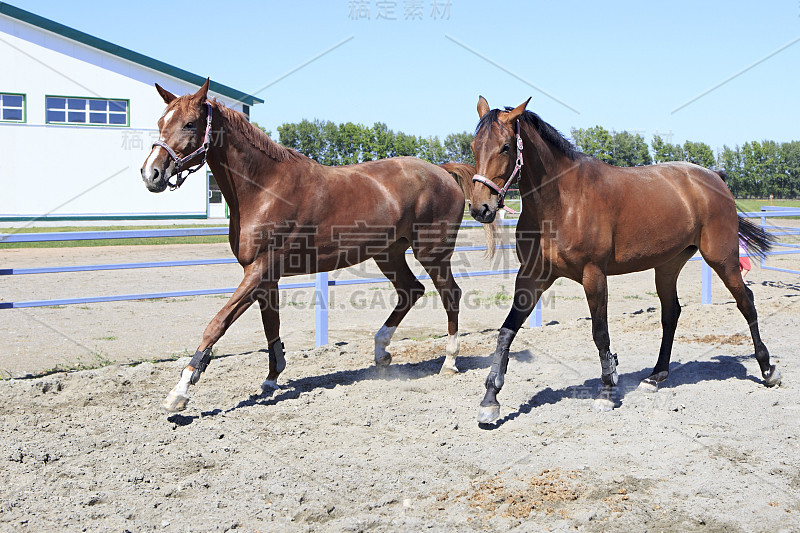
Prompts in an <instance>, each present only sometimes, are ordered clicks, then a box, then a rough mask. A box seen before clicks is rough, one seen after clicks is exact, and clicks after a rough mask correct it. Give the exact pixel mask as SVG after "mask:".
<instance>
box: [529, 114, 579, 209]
mask: <svg viewBox="0 0 800 533" xmlns="http://www.w3.org/2000/svg"><path fill="white" fill-rule="evenodd" d="M523 131H524V138H523V142H524V146H523V157H524V158H525V159H524V165H523V172H522V178H521V180H520V184H519V189H520V195H521V196H522V203H523V208H526V209H527V210H528V211H534V212H535V213H536V215H537V218H540V219H548V218H553V217H552V211H553V210H554V209H557V208H558V206H559V198H560V181H561V179H562V178H563V177H564V175H565V174H566V172H568V169H569V166H570V164H572V165H574V162H572V161H570V160H569V159H568V158H567V157H566V156H565V155H563V154H562V153H561V152H559V151H558V149H556V148H555V147H553V146H551V145H550V143H548V142H547V141H545V140H544V139H542V137H541V136H540V135H539V133H538V132H537V131H535V129H534V128H533V127H531V126H528V127H526V128H524V130H523Z"/></svg>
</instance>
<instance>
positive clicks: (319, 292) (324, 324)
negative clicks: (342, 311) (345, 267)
mask: <svg viewBox="0 0 800 533" xmlns="http://www.w3.org/2000/svg"><path fill="white" fill-rule="evenodd" d="M326 344H328V273H327V272H317V275H316V277H315V278H314V346H317V347H319V346H324V345H326Z"/></svg>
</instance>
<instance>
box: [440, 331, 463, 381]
mask: <svg viewBox="0 0 800 533" xmlns="http://www.w3.org/2000/svg"><path fill="white" fill-rule="evenodd" d="M460 347H461V339H460V338H459V337H458V332H457V331H456V332H455V333H454V334H453V335H449V336H448V337H447V347H446V348H445V353H446V354H447V355H446V356H445V358H444V363H442V369H441V370H440V371H439V373H440V374H458V367H457V366H456V356H457V355H458V350H459V348H460Z"/></svg>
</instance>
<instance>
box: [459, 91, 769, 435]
mask: <svg viewBox="0 0 800 533" xmlns="http://www.w3.org/2000/svg"><path fill="white" fill-rule="evenodd" d="M529 101H530V98H529V99H528V100H527V101H526V102H524V103H523V104H521V105H519V106H517V107H516V108H513V109H512V108H510V107H507V108H505V109H504V110H500V109H494V110H490V108H489V104H488V102H487V101H486V100H485V99H484V98H483V97H480V98H479V100H478V116H479V117H480V120H479V122H478V126H477V129H476V132H475V138H474V140H473V141H472V149H473V151H474V153H475V166H476V169H477V174H476V175H475V176H474V177H473V181H474V182H475V183H474V188H473V190H472V194H471V198H470V203H471V208H470V214H471V215H472V216H473V217H474V218H475V220H477V221H479V222H483V223H491V222H492V221H493V220H494V218H495V215H496V213H497V210H498V209H499V208H501V207H502V206H503V200H504V198H505V194H506V191H507V190H508V187H509V186H510V185H511V183H512V182H514V181H515V180H519V190H520V194H521V196H522V214H521V215H520V217H519V222H518V224H517V229H516V242H517V256H518V258H519V260H520V263H521V265H520V269H519V272H518V273H517V277H516V282H515V288H514V300H513V305H512V307H511V311H510V312H509V313H508V316H507V317H506V319H505V322H504V323H503V325H502V327H501V328H500V331H499V334H498V337H497V348H496V350H495V352H494V356H493V360H492V366H491V369H490V371H489V375H488V376H487V378H486V382H485V386H486V394H485V396H484V398H483V401H482V402H481V404H480V408H479V411H478V422H479V423H482V424H490V423H493V422H495V421H496V420H497V418H498V417H499V414H500V403H499V402H498V401H497V394H498V393H499V392H500V389H501V388H502V387H503V383H504V380H505V374H506V370H507V367H508V352H509V347H510V345H511V342H512V340H513V339H514V336H515V335H516V333H517V331H518V330H519V328H520V327H521V326H522V324H523V322H524V321H525V319H526V318H527V317H528V315H529V314H530V313H531V311H532V310H533V308H534V306H535V305H536V302H537V301H538V300H539V298H540V297H541V295H542V293H543V292H544V291H545V290H547V288H548V287H550V285H552V283H553V282H554V281H555V280H556V279H558V278H560V277H565V278H569V279H572V280H574V281H577V282H578V283H580V284H581V285H583V289H584V292H585V293H586V299H587V301H588V303H589V310H590V313H591V317H592V337H593V340H594V343H595V345H596V346H597V349H598V352H599V355H600V366H601V383H602V385H601V390H600V394H599V396H598V397H597V398H596V399H595V403H594V406H595V408H596V409H598V410H604V411H606V410H610V409H613V407H614V403H613V401H612V388H613V387H614V386H615V385H616V384H617V382H618V377H619V375H618V373H617V356H616V354H612V353H611V350H610V342H611V341H610V338H609V334H608V323H607V304H608V288H607V285H606V277H607V276H610V275H617V274H626V273H630V272H637V271H643V270H648V269H651V268H652V269H655V282H656V290H657V292H658V297H659V300H660V302H661V325H662V329H663V336H662V339H661V348H660V350H659V353H658V361H657V362H656V365H655V368H654V369H653V371H652V373H651V374H650V376H648V377H647V378H645V379H644V380H643V381H642V382H641V383H640V385H639V387H640V389H642V390H645V391H649V392H655V391H657V390H658V385H659V383H661V382H663V381H664V380H665V379H667V376H668V375H669V361H670V354H671V351H672V342H673V339H674V335H675V328H676V326H677V322H678V317H679V316H680V312H681V306H680V304H679V303H678V295H677V290H676V284H677V279H678V274H679V273H680V271H681V269H682V268H683V266H684V265H685V264H686V262H687V261H688V260H689V259H690V258H691V257H692V256H693V255H694V254H695V252H697V251H698V250H699V251H700V254H701V255H702V257H703V259H705V261H706V262H707V263H708V264H709V265H710V266H711V268H712V269H714V271H715V272H716V273H717V275H718V276H719V277H720V278H721V279H722V281H723V283H724V284H725V286H726V287H727V288H728V290H729V291H730V292H731V294H732V295H733V297H734V299H735V300H736V305H737V307H738V308H739V311H740V312H741V313H742V315H744V318H745V319H746V320H747V323H748V325H749V327H750V333H751V335H752V338H753V344H754V346H755V357H756V360H757V361H758V365H759V367H760V369H761V375H762V377H763V378H764V384H765V385H766V386H767V387H772V386H775V385H778V384H780V381H781V375H780V372H779V371H778V370H777V369H776V368H775V365H770V362H769V352H768V351H767V347H766V346H765V345H764V343H763V342H762V341H761V337H760V335H759V331H758V317H757V314H756V308H755V305H754V303H753V293H752V291H751V290H750V289H749V288H748V287H747V286H746V285H745V283H744V281H743V280H742V276H741V274H740V272H739V267H738V263H739V252H738V240H739V236H741V237H743V238H744V240H745V242H746V243H747V245H748V248H749V250H750V251H751V253H754V254H756V255H760V256H762V257H763V256H764V254H766V252H767V251H768V250H769V247H770V241H771V236H770V234H769V233H767V232H766V231H764V230H763V229H762V228H760V227H758V226H757V225H755V224H753V223H752V222H750V221H748V220H746V219H744V218H741V217H739V216H738V214H737V210H736V205H735V202H734V199H733V196H732V194H731V192H730V190H729V189H728V187H727V186H726V185H725V183H724V181H723V179H724V177H725V174H724V172H723V171H719V172H717V171H712V170H708V169H705V168H703V167H700V166H698V165H694V164H692V163H685V162H673V163H662V164H658V165H650V166H643V167H634V168H620V167H615V166H612V165H609V164H606V163H604V162H603V161H600V160H598V159H596V158H594V157H591V156H589V155H586V154H583V153H581V152H579V151H578V150H576V149H575V148H574V146H573V145H572V144H571V143H570V142H569V141H568V140H567V139H565V138H564V137H563V136H562V135H561V134H560V133H559V132H558V131H557V130H556V129H555V128H553V127H552V126H551V125H550V124H548V123H547V122H545V121H544V120H542V119H541V118H540V117H539V116H538V115H537V114H535V113H533V112H531V111H527V110H526V107H527V105H528V102H529Z"/></svg>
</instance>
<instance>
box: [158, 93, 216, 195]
mask: <svg viewBox="0 0 800 533" xmlns="http://www.w3.org/2000/svg"><path fill="white" fill-rule="evenodd" d="M208 84H209V80H206V82H205V84H204V85H203V86H202V87H200V90H198V91H197V92H196V93H194V94H187V95H184V96H180V97H178V96H175V95H174V94H172V93H171V92H169V91H167V90H166V89H164V88H162V87H161V86H159V85H158V84H157V83H156V90H157V91H158V94H160V95H161V98H163V99H164V102H165V103H166V104H167V110H166V111H165V112H164V115H163V116H162V117H161V118H160V119H158V131H159V138H158V141H156V142H155V143H154V144H153V149H152V150H151V151H150V155H149V156H147V159H146V160H145V162H144V166H142V180H144V184H145V185H146V186H147V188H148V190H150V191H151V192H162V191H164V190H165V189H166V188H167V187H171V188H175V187H177V186H180V184H181V183H182V182H183V179H184V178H183V177H182V175H181V170H184V169H186V168H187V167H191V166H192V165H202V164H203V163H204V162H205V157H206V150H207V148H208V146H207V145H206V143H207V142H208V136H209V133H210V117H209V110H210V104H207V101H208V100H207V98H208ZM204 147H205V149H204ZM195 170H196V169H195ZM175 174H178V178H177V180H176V183H175V184H172V183H170V181H169V180H170V178H171V177H172V176H174V175H175Z"/></svg>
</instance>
